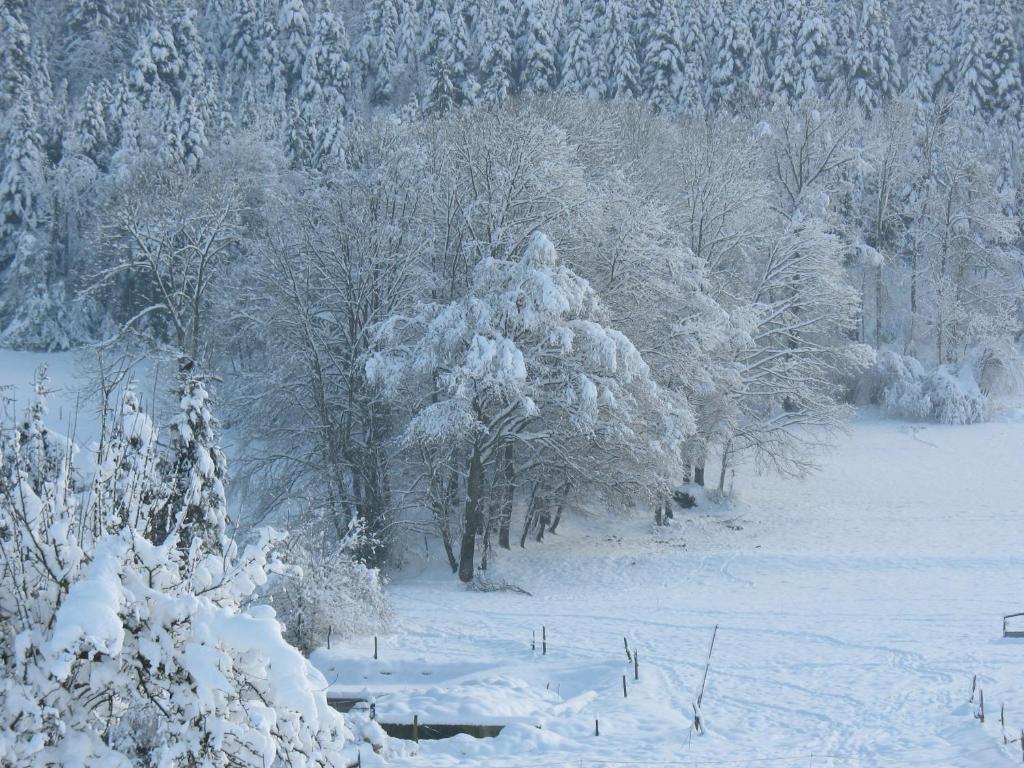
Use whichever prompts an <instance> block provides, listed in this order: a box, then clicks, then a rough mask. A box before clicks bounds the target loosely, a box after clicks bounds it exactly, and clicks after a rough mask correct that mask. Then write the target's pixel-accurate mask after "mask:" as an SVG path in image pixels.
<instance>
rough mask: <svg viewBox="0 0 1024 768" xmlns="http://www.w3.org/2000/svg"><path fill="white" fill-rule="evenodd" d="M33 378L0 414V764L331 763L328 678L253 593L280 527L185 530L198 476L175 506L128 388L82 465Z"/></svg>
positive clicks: (195, 390)
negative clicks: (211, 538)
mask: <svg viewBox="0 0 1024 768" xmlns="http://www.w3.org/2000/svg"><path fill="white" fill-rule="evenodd" d="M194 385H195V382H191V383H190V388H189V389H187V390H186V391H189V392H190V393H191V396H192V402H193V403H194V401H195V397H199V399H200V400H202V401H203V403H204V404H205V392H204V391H201V385H198V386H194ZM37 394H38V398H37V402H36V404H35V405H34V406H33V407H32V408H31V409H30V410H29V412H28V413H27V415H26V416H25V418H24V419H23V420H21V421H20V422H19V423H18V424H16V425H13V424H9V423H7V424H2V425H0V764H2V765H17V766H28V765H39V766H42V765H80V766H103V767H104V768H105V767H107V766H118V767H119V768H120V767H123V766H184V765H189V766H199V765H202V766H226V765H252V766H272V765H289V766H338V765H342V764H343V761H342V755H341V749H342V747H343V745H344V743H345V739H346V737H347V736H348V733H347V731H346V726H345V723H344V720H343V719H342V717H341V715H339V714H338V713H336V712H335V711H333V710H332V709H331V708H330V707H329V706H328V705H327V701H326V698H325V693H324V692H325V690H326V687H327V684H326V681H325V680H324V678H323V676H322V675H321V674H320V673H319V672H317V671H316V670H315V669H314V668H313V667H312V666H311V665H310V664H309V663H308V661H307V660H306V659H305V658H304V657H303V656H302V654H301V653H300V652H299V651H298V650H297V649H295V648H294V647H293V646H291V645H290V644H289V643H288V642H287V641H286V640H285V639H284V638H283V637H282V631H283V627H282V625H281V624H280V622H279V621H278V620H277V619H276V617H275V614H274V611H273V609H271V608H270V607H268V606H265V605H258V604H255V603H254V602H253V598H254V595H255V594H256V591H257V589H258V588H259V587H260V586H261V585H263V584H265V583H266V581H267V578H268V575H269V574H270V573H272V572H274V571H279V570H280V569H281V566H280V564H279V563H278V562H277V560H276V557H275V555H274V551H275V547H276V546H277V545H278V544H279V543H280V541H281V539H282V535H281V534H278V533H276V532H274V531H272V530H265V531H264V532H263V533H262V534H261V536H260V537H259V539H258V541H256V542H255V543H253V544H250V545H248V546H245V547H244V548H239V547H238V546H237V545H236V544H235V543H234V542H233V541H231V540H230V539H228V538H226V537H225V536H223V534H221V535H220V536H219V538H218V540H217V541H216V542H215V543H214V544H210V543H209V542H208V538H207V537H206V536H199V535H193V536H191V537H190V538H189V540H185V537H184V535H183V534H185V533H186V532H188V531H190V530H191V529H190V527H189V526H188V525H187V520H188V518H189V517H190V516H192V515H193V513H194V512H195V511H196V510H195V509H194V504H195V503H196V499H197V498H198V496H199V494H191V495H192V496H193V498H191V499H188V498H187V499H186V500H185V503H184V505H182V506H180V507H178V508H175V506H174V504H175V500H176V499H177V495H176V491H175V486H176V480H177V479H178V478H175V477H174V475H173V472H174V471H176V470H174V469H173V468H174V467H177V468H178V469H182V467H181V464H180V462H173V461H170V460H168V458H167V457H165V456H162V455H161V449H160V448H159V446H158V443H157V440H156V431H155V430H154V428H153V425H152V424H151V422H150V420H149V418H148V417H147V416H146V415H145V414H144V413H142V412H141V410H140V409H139V408H138V405H137V403H136V402H135V400H134V398H133V397H131V396H130V395H129V396H128V397H126V398H125V401H124V407H123V412H122V415H121V418H120V419H119V422H118V424H117V426H116V427H115V428H114V429H113V430H111V431H110V434H107V435H104V436H103V441H102V442H101V447H99V448H97V449H96V451H90V452H89V455H90V456H91V457H93V458H95V459H96V461H95V462H94V466H92V467H89V468H84V467H82V466H80V465H81V464H84V462H79V461H77V460H76V457H75V451H74V449H73V447H72V446H71V444H70V443H69V442H68V441H66V440H62V439H60V438H58V437H57V436H55V435H54V434H53V433H51V432H49V431H48V430H47V428H46V426H45V423H44V421H43V416H44V414H45V404H44V395H45V382H44V380H42V379H40V381H39V383H38V386H37ZM186 418H192V416H190V415H188V413H187V412H186ZM180 432H181V430H179V437H180ZM195 434H196V435H199V434H202V432H201V431H197V432H196V433H195ZM185 448H186V446H184V445H182V444H180V440H179V445H178V449H179V455H180V454H181V453H182V452H183V451H184V450H185ZM213 451H215V446H207V445H202V444H201V443H195V444H193V445H192V446H191V453H192V455H194V456H200V455H202V454H204V453H208V454H212V452H213ZM207 458H209V456H207ZM215 470H216V466H215V462H212V461H197V462H195V464H194V465H193V466H192V467H190V468H188V471H189V472H191V473H193V477H192V480H191V481H190V482H191V484H192V487H193V488H199V487H201V486H203V485H204V482H205V481H209V480H212V479H214V477H213V474H212V473H213V472H214V471H215ZM197 472H198V474H195V473H197ZM204 473H206V474H207V475H208V476H205V477H204ZM209 487H217V484H216V483H213V484H212V485H210V486H209ZM204 499H205V501H204V503H209V501H210V500H209V498H208V497H206V496H204ZM213 506H214V508H217V507H219V504H218V503H214V505H213ZM212 530H214V531H216V530H221V531H222V530H223V528H222V527H221V526H214V527H213V529H212ZM154 532H160V533H159V535H157V534H156V533H154Z"/></svg>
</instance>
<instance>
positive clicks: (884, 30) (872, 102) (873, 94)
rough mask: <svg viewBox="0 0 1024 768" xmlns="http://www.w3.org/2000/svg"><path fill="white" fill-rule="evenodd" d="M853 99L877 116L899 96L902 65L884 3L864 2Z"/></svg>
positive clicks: (853, 68) (852, 79)
mask: <svg viewBox="0 0 1024 768" xmlns="http://www.w3.org/2000/svg"><path fill="white" fill-rule="evenodd" d="M849 78H850V79H849V86H848V91H849V95H850V98H851V99H852V100H853V102H854V103H855V104H857V105H858V106H859V107H860V108H861V109H862V110H863V111H864V112H865V113H867V114H871V113H873V112H875V111H876V110H877V109H878V108H879V107H880V106H881V105H882V104H883V103H886V102H889V101H891V100H892V99H893V98H894V97H895V95H896V94H897V93H898V92H899V79H900V64H899V59H898V58H897V56H896V44H895V43H894V42H893V39H892V35H891V33H890V30H889V21H888V17H887V16H886V14H884V13H883V12H882V4H881V1H880V0H864V2H863V11H862V13H861V19H860V26H859V28H858V29H857V38H856V42H855V44H854V49H853V55H852V57H851V66H850V73H849Z"/></svg>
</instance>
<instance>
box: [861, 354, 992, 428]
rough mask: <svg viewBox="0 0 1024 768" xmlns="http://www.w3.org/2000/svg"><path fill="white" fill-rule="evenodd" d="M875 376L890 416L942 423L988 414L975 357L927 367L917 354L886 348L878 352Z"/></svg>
mask: <svg viewBox="0 0 1024 768" xmlns="http://www.w3.org/2000/svg"><path fill="white" fill-rule="evenodd" d="M875 376H876V379H877V395H876V396H877V398H878V401H879V403H880V404H881V406H882V409H883V410H884V412H885V413H886V414H887V415H889V416H893V417H896V418H903V419H932V420H934V421H938V422H940V423H942V424H974V423H977V422H979V421H984V420H985V418H986V417H987V416H988V398H987V397H986V396H985V394H984V393H983V392H982V391H981V388H980V387H979V386H978V382H977V379H976V378H975V373H974V363H973V361H972V360H967V361H965V362H963V363H961V364H960V365H958V366H953V365H942V366H939V367H938V368H935V369H934V370H931V371H926V370H925V368H924V366H922V365H921V363H920V362H919V361H918V360H917V359H916V358H913V357H910V356H909V355H899V354H897V353H895V352H892V351H885V352H881V353H879V355H878V362H877V364H876V368H875Z"/></svg>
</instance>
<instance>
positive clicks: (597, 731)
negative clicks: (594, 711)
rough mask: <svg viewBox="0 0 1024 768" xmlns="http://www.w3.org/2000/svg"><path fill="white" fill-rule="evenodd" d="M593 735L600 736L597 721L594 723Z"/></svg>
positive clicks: (599, 727) (599, 725) (599, 724)
mask: <svg viewBox="0 0 1024 768" xmlns="http://www.w3.org/2000/svg"><path fill="white" fill-rule="evenodd" d="M594 735H595V736H600V735H601V722H600V721H599V720H595V721H594Z"/></svg>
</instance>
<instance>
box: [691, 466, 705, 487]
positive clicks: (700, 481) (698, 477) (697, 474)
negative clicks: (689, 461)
mask: <svg viewBox="0 0 1024 768" xmlns="http://www.w3.org/2000/svg"><path fill="white" fill-rule="evenodd" d="M693 482H695V483H696V484H697V485H699V486H700V487H701V488H703V487H704V459H701V460H700V463H699V464H694V465H693Z"/></svg>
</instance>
